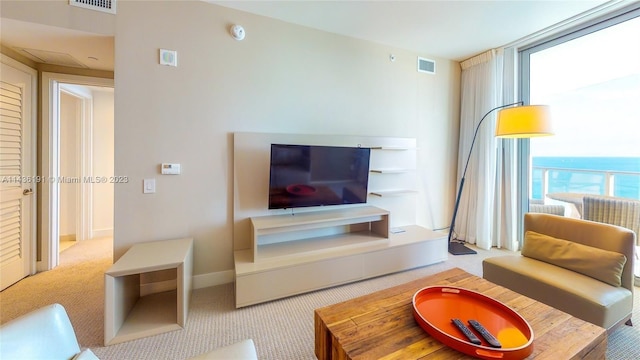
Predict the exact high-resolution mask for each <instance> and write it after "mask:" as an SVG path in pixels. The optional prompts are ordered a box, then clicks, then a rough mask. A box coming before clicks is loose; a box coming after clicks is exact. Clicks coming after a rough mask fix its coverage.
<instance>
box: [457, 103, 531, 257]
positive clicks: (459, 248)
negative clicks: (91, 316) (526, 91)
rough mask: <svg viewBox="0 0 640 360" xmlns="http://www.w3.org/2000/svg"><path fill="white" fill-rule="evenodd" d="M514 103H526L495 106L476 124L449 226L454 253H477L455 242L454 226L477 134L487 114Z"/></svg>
mask: <svg viewBox="0 0 640 360" xmlns="http://www.w3.org/2000/svg"><path fill="white" fill-rule="evenodd" d="M514 105H524V103H523V102H522V101H518V102H514V103H511V104H507V105H501V106H498V107H494V108H493V109H491V110H489V111H488V112H487V113H486V114H484V116H483V117H482V119H480V122H479V123H478V126H476V130H475V132H474V134H473V140H471V147H470V148H469V155H468V156H467V162H466V163H465V165H464V171H463V172H462V178H461V179H460V186H459V187H458V195H457V196H456V203H455V205H454V207H453V217H452V218H451V226H449V238H448V243H449V253H451V254H453V255H467V254H477V252H476V251H475V250H473V249H469V248H468V247H466V246H464V244H463V243H459V242H453V226H454V224H455V222H456V215H457V214H458V206H459V205H460V197H461V196H462V187H463V186H464V177H465V176H466V174H467V168H468V167H469V160H470V159H471V153H472V151H473V145H474V144H475V142H476V136H478V130H480V125H482V123H483V122H484V120H485V119H486V118H487V116H489V114H491V113H492V112H494V111H495V110H498V109H502V108H506V107H509V106H514Z"/></svg>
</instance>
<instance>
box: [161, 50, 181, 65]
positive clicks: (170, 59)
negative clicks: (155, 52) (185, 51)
mask: <svg viewBox="0 0 640 360" xmlns="http://www.w3.org/2000/svg"><path fill="white" fill-rule="evenodd" d="M160 65H168V66H178V52H177V51H175V50H165V49H160Z"/></svg>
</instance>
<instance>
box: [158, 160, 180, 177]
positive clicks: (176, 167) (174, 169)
mask: <svg viewBox="0 0 640 360" xmlns="http://www.w3.org/2000/svg"><path fill="white" fill-rule="evenodd" d="M161 169H162V174H163V175H180V164H168V163H162V166H161Z"/></svg>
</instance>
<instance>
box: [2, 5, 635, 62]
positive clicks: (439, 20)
mask: <svg viewBox="0 0 640 360" xmlns="http://www.w3.org/2000/svg"><path fill="white" fill-rule="evenodd" d="M206 1H207V2H210V3H215V4H218V5H222V6H225V7H229V8H235V9H238V10H242V11H246V12H250V13H253V14H258V15H263V16H267V17H271V18H275V19H280V20H282V21H286V22H290V23H294V24H298V25H302V26H307V27H311V28H315V29H319V30H323V31H328V32H332V33H337V34H343V35H347V36H352V37H355V38H359V39H364V40H369V41H373V42H376V43H380V44H385V45H389V46H392V47H397V48H402V49H406V50H411V51H414V52H418V53H421V54H424V55H428V56H433V57H440V58H445V59H453V60H464V59H467V58H469V57H471V56H473V55H475V54H478V53H480V52H483V51H485V50H488V49H492V48H496V47H501V46H503V45H506V44H509V43H512V42H514V41H517V40H519V39H522V38H524V37H526V36H528V35H530V34H533V33H536V32H539V31H542V30H545V29H549V28H553V27H555V26H556V25H557V24H560V23H563V22H566V21H565V20H567V19H571V18H574V17H576V16H580V15H581V14H584V13H585V12H589V11H590V10H591V9H594V8H597V7H599V6H608V5H612V4H614V5H612V6H619V4H620V3H621V2H620V1H618V0H616V1H604V0H580V1H577V0H551V1H541V0H536V1H523V0H502V1H482V0H476V1H435V0H423V1H400V0H395V1H306V0H297V1H214V0H206ZM605 3H606V4H605ZM622 3H624V1H623V2H622ZM602 4H605V5H602ZM616 4H617V5H616ZM232 20H233V19H232ZM1 27H2V28H1V32H0V34H1V38H0V41H1V43H2V44H3V45H5V46H9V47H11V48H13V49H14V50H16V51H18V52H21V53H23V55H25V56H28V57H29V56H30V55H29V54H25V53H24V52H23V50H22V49H33V50H41V51H46V52H54V54H51V55H57V56H55V57H56V58H58V59H59V60H65V57H64V56H63V54H68V55H70V56H71V57H72V58H73V59H72V60H75V62H77V63H79V64H80V65H79V66H82V67H87V68H92V69H99V70H113V63H114V61H113V60H114V39H113V37H108V36H104V35H99V34H91V33H85V32H79V31H72V30H68V29H61V28H54V27H51V26H45V25H38V24H32V23H26V22H21V21H16V20H12V19H6V18H2V23H1ZM246 30H247V36H251V32H250V31H251V29H246ZM55 53H58V54H55ZM66 60H69V59H68V58H67V59H66ZM50 61H58V60H54V59H50Z"/></svg>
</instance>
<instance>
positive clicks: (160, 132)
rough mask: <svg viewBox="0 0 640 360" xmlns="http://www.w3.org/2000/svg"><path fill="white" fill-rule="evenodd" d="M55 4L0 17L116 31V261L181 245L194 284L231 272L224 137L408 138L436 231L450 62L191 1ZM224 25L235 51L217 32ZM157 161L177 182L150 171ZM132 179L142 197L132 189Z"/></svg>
mask: <svg viewBox="0 0 640 360" xmlns="http://www.w3.org/2000/svg"><path fill="white" fill-rule="evenodd" d="M66 3H67V1H66V0H55V1H43V2H34V1H32V0H30V1H24V2H23V1H19V2H8V1H3V4H2V12H3V13H2V16H3V17H4V16H7V17H10V18H16V19H18V20H23V21H33V22H40V23H43V24H47V25H52V26H61V27H68V28H72V29H76V30H84V31H91V32H96V33H101V34H110V33H112V34H115V38H116V40H115V46H116V49H115V56H116V59H115V63H116V65H115V67H116V71H115V84H116V85H115V175H122V176H128V177H129V179H130V182H129V183H127V184H119V185H116V186H115V218H114V227H115V256H116V258H117V257H119V256H121V255H122V254H123V253H124V251H126V249H128V248H129V247H130V246H131V245H132V244H135V243H137V242H142V241H150V240H161V239H171V238H178V237H184V236H192V237H194V238H195V269H194V274H196V275H204V274H211V273H217V272H228V271H231V270H233V255H232V248H233V244H232V238H233V213H232V212H233V187H232V184H233V182H232V164H233V161H232V159H233V152H232V149H233V144H232V138H233V137H232V134H233V133H234V132H237V131H249V132H277V133H304V134H349V135H362V136H394V137H412V138H417V142H418V147H419V150H418V169H419V170H418V171H419V173H420V174H419V175H420V183H419V188H420V190H421V192H420V194H419V199H418V206H417V207H418V211H417V219H418V223H419V224H421V225H424V226H427V227H429V228H439V227H445V226H448V222H449V219H448V217H449V216H450V214H451V211H452V208H453V198H454V196H455V193H454V192H455V187H456V179H455V166H454V164H455V161H456V159H457V157H456V154H457V150H456V145H457V134H458V115H459V84H460V70H459V65H458V63H456V62H453V61H448V60H446V59H440V58H437V57H433V56H432V55H431V54H428V53H426V54H417V53H414V52H409V51H405V50H401V49H397V48H392V47H389V46H384V45H379V44H374V43H370V42H366V41H361V40H357V39H354V38H349V37H344V36H338V35H334V34H329V33H325V32H321V31H316V30H312V29H309V28H305V27H300V26H296V25H292V24H287V23H284V22H280V21H276V20H272V19H268V18H264V17H259V16H255V15H252V14H248V13H244V12H239V11H235V10H231V9H227V8H223V7H219V6H216V5H212V4H208V3H205V2H200V1H119V2H118V8H117V10H118V14H117V15H116V16H113V15H109V14H102V13H99V12H94V11H88V10H84V9H77V8H72V7H69V6H68V5H66ZM43 6H44V7H43ZM234 23H239V24H241V25H243V26H244V28H245V30H246V31H247V36H246V39H245V40H244V41H240V42H239V41H236V40H234V39H233V38H231V36H230V35H229V32H228V29H229V26H230V25H231V24H234ZM425 36H428V34H425ZM159 48H165V49H171V50H176V51H178V65H179V66H178V67H177V68H173V67H166V66H160V65H158V49H159ZM390 53H393V54H395V56H396V61H395V62H390V61H389V54H390ZM418 55H420V56H425V57H427V58H431V59H434V60H436V61H437V74H436V75H427V74H422V73H418V72H416V70H415V67H416V56H418ZM162 162H175V163H181V164H182V167H183V171H182V175H179V176H169V175H160V174H159V164H160V163H162ZM144 178H156V181H157V192H156V193H155V194H143V193H142V179H144ZM256 185H257V186H259V185H261V184H256Z"/></svg>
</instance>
